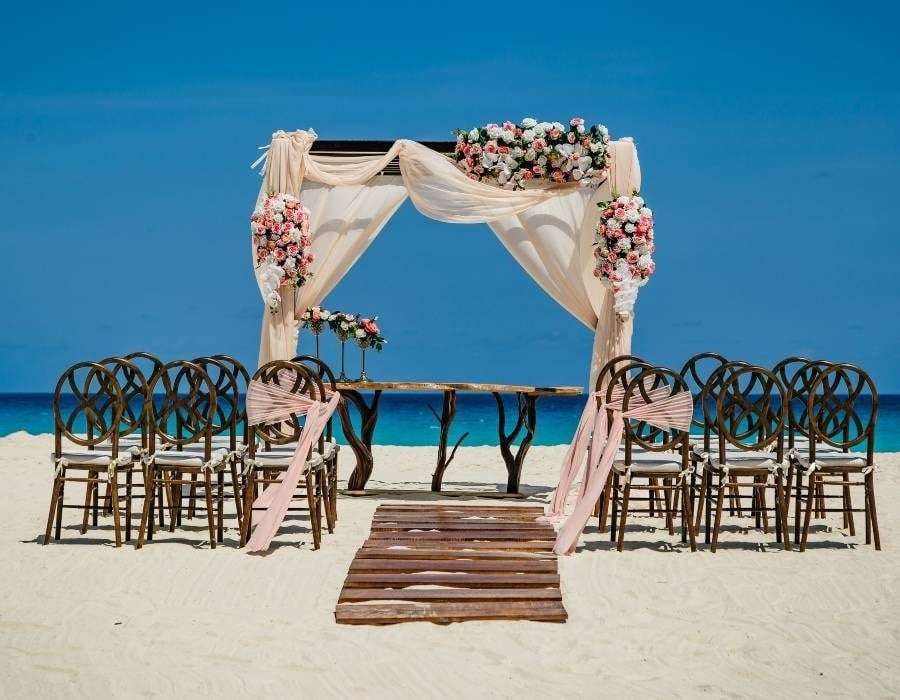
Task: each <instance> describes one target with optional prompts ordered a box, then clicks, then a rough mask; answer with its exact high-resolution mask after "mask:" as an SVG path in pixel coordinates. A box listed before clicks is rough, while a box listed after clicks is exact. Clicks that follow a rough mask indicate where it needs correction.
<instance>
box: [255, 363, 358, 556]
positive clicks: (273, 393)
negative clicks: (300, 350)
mask: <svg viewBox="0 0 900 700" xmlns="http://www.w3.org/2000/svg"><path fill="white" fill-rule="evenodd" d="M282 374H283V375H284V377H285V380H286V381H285V384H286V385H287V386H290V385H291V379H292V378H293V376H292V374H291V372H289V371H287V370H282V371H281V372H279V376H281V375H282ZM325 397H326V398H327V399H328V400H327V401H318V400H316V399H313V398H310V397H309V396H306V395H304V394H300V393H295V392H293V391H291V390H290V389H287V388H285V387H284V386H280V385H279V384H275V383H266V382H262V381H260V380H258V379H254V380H252V381H251V382H250V384H249V385H248V387H247V420H248V422H249V423H250V425H260V424H264V423H266V424H270V423H279V422H282V421H285V420H288V419H289V418H290V417H291V416H297V415H305V416H306V421H305V423H304V425H303V429H302V431H301V433H300V439H299V440H298V441H297V448H296V450H295V451H294V457H293V459H292V460H291V464H290V466H289V467H288V469H287V471H286V472H285V474H284V477H283V478H282V479H281V481H280V482H278V483H276V484H271V485H269V486H268V487H267V488H265V489H264V490H263V491H262V493H260V494H259V496H258V497H257V498H256V500H255V501H254V502H253V508H259V509H265V512H264V513H263V514H262V515H261V516H260V517H259V518H258V520H257V521H256V522H255V524H254V528H253V534H252V535H251V537H250V540H249V541H248V542H247V551H248V552H264V551H266V550H267V549H268V548H269V544H270V543H271V542H272V539H273V538H274V537H275V533H277V532H278V528H279V527H280V526H281V523H282V521H283V520H284V517H285V515H286V514H287V511H288V507H289V506H290V503H291V499H292V497H293V494H294V489H296V487H297V485H298V484H299V483H300V478H301V477H302V476H303V474H304V473H305V471H306V468H307V459H308V455H309V454H310V452H311V450H312V447H313V445H314V444H315V443H316V441H317V440H318V439H319V437H320V436H321V434H322V432H323V431H324V430H325V426H326V424H327V423H328V419H329V418H330V417H331V415H332V414H333V413H334V411H335V409H336V408H337V405H338V403H340V400H341V395H340V393H338V392H328V391H326V392H325Z"/></svg>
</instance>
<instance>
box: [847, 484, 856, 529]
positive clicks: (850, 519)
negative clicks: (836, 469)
mask: <svg viewBox="0 0 900 700" xmlns="http://www.w3.org/2000/svg"><path fill="white" fill-rule="evenodd" d="M849 481H850V474H849V472H844V527H846V528H849V529H850V534H851V535H855V534H856V523H854V522H853V498H852V496H851V494H850V484H849V483H847V482H849Z"/></svg>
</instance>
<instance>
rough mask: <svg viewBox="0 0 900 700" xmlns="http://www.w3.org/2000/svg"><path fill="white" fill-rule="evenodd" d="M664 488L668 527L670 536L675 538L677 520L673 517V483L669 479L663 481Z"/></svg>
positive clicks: (664, 505) (664, 504)
mask: <svg viewBox="0 0 900 700" xmlns="http://www.w3.org/2000/svg"><path fill="white" fill-rule="evenodd" d="M662 488H663V492H662V494H663V507H664V508H665V509H666V525H667V526H668V528H669V535H670V536H673V535H674V534H675V518H673V517H672V512H673V508H672V492H671V481H670V480H669V479H662Z"/></svg>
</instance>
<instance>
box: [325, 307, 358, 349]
mask: <svg viewBox="0 0 900 700" xmlns="http://www.w3.org/2000/svg"><path fill="white" fill-rule="evenodd" d="M358 325H359V322H358V321H357V317H356V316H354V315H353V314H345V313H343V312H342V311H335V312H334V313H333V314H331V316H329V318H328V327H329V328H331V330H332V331H334V334H335V335H336V336H337V339H338V340H340V341H341V342H342V343H344V342H346V341H347V340H348V339H349V338H351V337H352V338H355V337H356V329H357V327H358Z"/></svg>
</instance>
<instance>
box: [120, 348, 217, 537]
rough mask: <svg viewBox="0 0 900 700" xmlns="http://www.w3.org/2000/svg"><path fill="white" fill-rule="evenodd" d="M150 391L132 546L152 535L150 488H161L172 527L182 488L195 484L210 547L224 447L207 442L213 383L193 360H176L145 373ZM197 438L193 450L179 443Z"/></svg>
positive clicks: (177, 521) (213, 413)
mask: <svg viewBox="0 0 900 700" xmlns="http://www.w3.org/2000/svg"><path fill="white" fill-rule="evenodd" d="M150 393H151V395H152V396H153V401H151V402H150V411H149V436H150V442H149V456H148V458H147V475H146V479H147V484H148V489H147V494H146V496H145V498H144V508H143V512H142V513H141V527H140V531H139V532H138V540H137V543H136V547H137V548H138V549H140V548H141V547H142V546H143V544H144V539H145V536H146V539H148V540H152V539H153V523H154V517H153V516H154V513H153V510H154V504H155V502H156V499H155V498H153V494H154V493H159V492H164V493H165V494H166V496H167V498H166V500H167V502H168V504H169V531H170V532H174V531H175V527H176V525H180V524H181V516H180V514H181V501H182V499H183V495H184V493H185V490H186V489H187V490H188V492H189V489H190V487H191V486H193V485H198V484H199V486H198V487H199V488H202V489H203V493H204V497H205V505H206V516H207V525H208V528H209V544H210V547H211V548H215V546H216V542H217V541H221V539H222V531H223V524H222V496H223V484H224V478H223V470H224V467H225V464H226V463H227V456H228V455H227V451H225V450H219V451H215V450H213V446H212V436H213V429H214V426H215V425H216V420H217V408H218V395H217V392H216V387H215V384H214V383H213V381H212V380H211V379H210V377H209V375H208V374H207V373H206V371H205V370H204V369H203V368H202V367H200V366H199V365H197V364H196V363H193V362H185V361H181V360H176V361H174V362H169V363H167V364H166V365H164V366H163V367H162V369H160V370H159V371H158V372H157V373H156V375H155V376H154V377H153V378H152V379H151V381H150ZM198 443H199V444H200V445H201V446H202V449H201V450H200V451H199V452H198V451H195V450H191V449H185V448H186V447H188V446H190V445H194V444H198ZM214 472H215V474H216V484H215V489H214V486H213V479H212V474H213V473H214ZM185 476H188V477H191V478H185ZM201 477H202V481H199V478H201ZM214 491H215V497H214Z"/></svg>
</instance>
